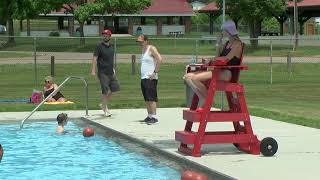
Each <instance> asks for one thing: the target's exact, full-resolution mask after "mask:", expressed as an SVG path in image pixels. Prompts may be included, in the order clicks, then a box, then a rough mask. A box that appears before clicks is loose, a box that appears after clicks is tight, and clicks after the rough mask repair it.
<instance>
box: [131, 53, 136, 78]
mask: <svg viewBox="0 0 320 180" xmlns="http://www.w3.org/2000/svg"><path fill="white" fill-rule="evenodd" d="M131 74H132V75H135V74H136V55H132V57H131Z"/></svg>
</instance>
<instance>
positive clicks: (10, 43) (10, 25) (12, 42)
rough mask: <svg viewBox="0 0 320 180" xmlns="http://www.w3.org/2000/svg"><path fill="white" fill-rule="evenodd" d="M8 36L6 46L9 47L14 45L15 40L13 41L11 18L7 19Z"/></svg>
mask: <svg viewBox="0 0 320 180" xmlns="http://www.w3.org/2000/svg"><path fill="white" fill-rule="evenodd" d="M8 35H9V38H8V44H9V45H12V44H15V43H16V42H15V39H14V37H13V36H14V29H13V18H12V17H9V18H8Z"/></svg>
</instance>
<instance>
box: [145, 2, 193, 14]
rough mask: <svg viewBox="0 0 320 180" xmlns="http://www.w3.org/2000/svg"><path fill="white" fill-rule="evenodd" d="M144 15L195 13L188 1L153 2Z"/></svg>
mask: <svg viewBox="0 0 320 180" xmlns="http://www.w3.org/2000/svg"><path fill="white" fill-rule="evenodd" d="M142 14H193V11H192V7H191V5H190V4H189V3H188V2H187V1H186V0H152V3H151V6H150V7H149V8H147V9H145V10H144V11H143V12H142Z"/></svg>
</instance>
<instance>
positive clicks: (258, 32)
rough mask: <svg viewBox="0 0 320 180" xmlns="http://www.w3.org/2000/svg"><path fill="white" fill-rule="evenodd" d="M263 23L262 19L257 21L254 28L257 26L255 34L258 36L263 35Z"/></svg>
mask: <svg viewBox="0 0 320 180" xmlns="http://www.w3.org/2000/svg"><path fill="white" fill-rule="evenodd" d="M261 23H262V21H261V20H259V21H255V25H254V28H255V35H256V37H257V38H258V37H259V36H261Z"/></svg>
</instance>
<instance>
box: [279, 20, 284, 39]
mask: <svg viewBox="0 0 320 180" xmlns="http://www.w3.org/2000/svg"><path fill="white" fill-rule="evenodd" d="M279 26H280V36H283V22H282V21H279Z"/></svg>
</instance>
